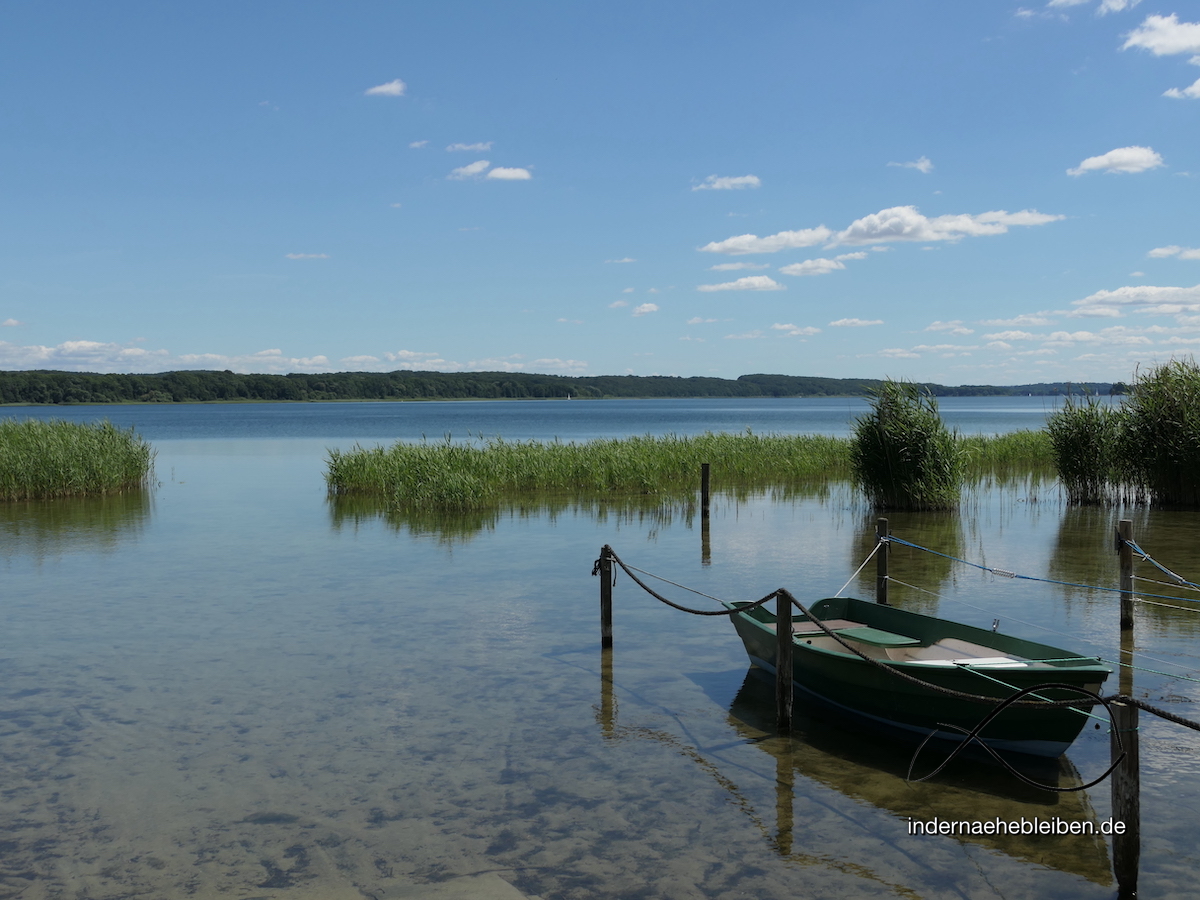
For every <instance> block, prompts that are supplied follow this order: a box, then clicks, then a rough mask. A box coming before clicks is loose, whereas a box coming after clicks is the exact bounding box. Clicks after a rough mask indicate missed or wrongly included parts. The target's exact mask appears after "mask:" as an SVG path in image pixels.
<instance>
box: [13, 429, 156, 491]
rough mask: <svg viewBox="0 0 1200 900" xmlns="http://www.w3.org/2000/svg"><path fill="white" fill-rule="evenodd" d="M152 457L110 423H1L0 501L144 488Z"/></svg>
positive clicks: (129, 433)
mask: <svg viewBox="0 0 1200 900" xmlns="http://www.w3.org/2000/svg"><path fill="white" fill-rule="evenodd" d="M153 467H154V451H153V450H152V449H151V447H150V445H149V444H148V443H146V441H145V440H144V439H143V438H142V437H141V436H140V435H138V434H136V433H135V432H134V431H133V429H129V430H125V429H121V428H117V427H116V426H115V425H113V424H112V423H111V422H98V423H95V424H87V423H79V422H66V421H63V420H61V419H53V420H49V421H43V420H41V419H25V420H22V421H17V420H16V419H3V420H0V500H42V499H48V498H51V497H68V496H79V495H83V494H106V493H113V492H116V491H124V490H129V489H133V488H139V487H144V486H145V484H146V483H147V481H148V480H149V478H150V474H151V472H152V471H153Z"/></svg>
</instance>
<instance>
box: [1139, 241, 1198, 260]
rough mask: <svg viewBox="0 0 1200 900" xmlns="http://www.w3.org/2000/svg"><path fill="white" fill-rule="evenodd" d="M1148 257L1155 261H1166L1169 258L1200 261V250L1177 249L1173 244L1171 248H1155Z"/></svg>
mask: <svg viewBox="0 0 1200 900" xmlns="http://www.w3.org/2000/svg"><path fill="white" fill-rule="evenodd" d="M1146 255H1147V256H1150V257H1153V258H1154V259H1164V258H1165V257H1168V256H1174V257H1178V258H1179V259H1200V248H1192V247H1177V246H1175V245H1174V244H1172V245H1171V246H1170V247H1155V248H1154V249H1153V250H1151V251H1150V252H1149V253H1147V254H1146Z"/></svg>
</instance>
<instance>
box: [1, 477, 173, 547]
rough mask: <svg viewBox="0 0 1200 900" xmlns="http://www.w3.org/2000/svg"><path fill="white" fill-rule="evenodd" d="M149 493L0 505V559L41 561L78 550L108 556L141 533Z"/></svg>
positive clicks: (4, 503) (143, 491)
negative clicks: (21, 557) (29, 558)
mask: <svg viewBox="0 0 1200 900" xmlns="http://www.w3.org/2000/svg"><path fill="white" fill-rule="evenodd" d="M150 507H151V502H150V492H149V491H148V490H131V491H128V492H126V493H121V494H104V495H101V496H98V497H60V498H57V499H54V500H9V501H5V502H3V503H0V554H3V556H4V557H5V558H6V559H12V558H15V557H18V556H31V557H33V558H34V559H38V560H43V559H47V558H54V557H57V556H60V555H62V554H63V553H70V552H74V551H79V550H99V551H102V552H109V551H112V550H115V549H116V548H117V547H118V546H120V544H121V543H122V542H123V541H124V540H126V539H128V538H131V537H136V536H138V535H139V534H141V531H142V528H143V527H144V526H145V524H146V522H147V520H148V519H149V517H150Z"/></svg>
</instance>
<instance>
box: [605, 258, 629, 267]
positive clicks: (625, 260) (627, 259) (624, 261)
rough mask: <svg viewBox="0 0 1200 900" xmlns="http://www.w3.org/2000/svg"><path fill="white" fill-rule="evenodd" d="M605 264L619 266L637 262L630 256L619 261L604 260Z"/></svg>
mask: <svg viewBox="0 0 1200 900" xmlns="http://www.w3.org/2000/svg"><path fill="white" fill-rule="evenodd" d="M605 262H606V263H616V264H618V265H619V264H621V263H635V262H637V260H636V259H634V258H633V257H632V256H625V257H622V258H621V259H606V260H605Z"/></svg>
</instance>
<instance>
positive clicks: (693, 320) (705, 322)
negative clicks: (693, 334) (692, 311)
mask: <svg viewBox="0 0 1200 900" xmlns="http://www.w3.org/2000/svg"><path fill="white" fill-rule="evenodd" d="M715 321H717V320H716V319H702V318H700V317H699V316H692V317H691V318H690V319H688V320H687V323H688V324H689V325H708V324H709V323H711V322H715Z"/></svg>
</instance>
